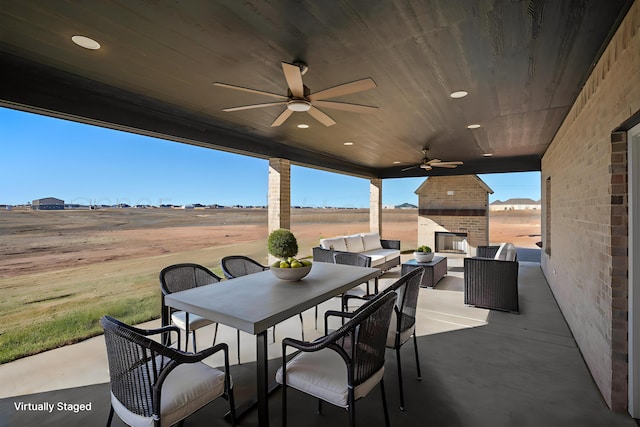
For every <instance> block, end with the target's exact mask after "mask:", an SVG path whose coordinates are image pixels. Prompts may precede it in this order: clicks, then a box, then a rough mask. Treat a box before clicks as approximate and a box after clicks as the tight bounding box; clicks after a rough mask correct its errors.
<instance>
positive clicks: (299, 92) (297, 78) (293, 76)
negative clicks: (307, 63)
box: [282, 62, 304, 98]
mask: <svg viewBox="0 0 640 427" xmlns="http://www.w3.org/2000/svg"><path fill="white" fill-rule="evenodd" d="M282 71H284V78H285V79H286V80H287V85H289V89H290V90H291V94H292V95H293V96H295V97H296V98H304V84H303V83H302V73H301V72H300V67H298V66H297V65H293V64H287V63H286V62H283V63H282Z"/></svg>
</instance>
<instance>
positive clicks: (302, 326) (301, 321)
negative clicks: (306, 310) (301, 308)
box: [298, 313, 304, 341]
mask: <svg viewBox="0 0 640 427" xmlns="http://www.w3.org/2000/svg"><path fill="white" fill-rule="evenodd" d="M298 316H300V329H302V341H304V320H302V313H298Z"/></svg>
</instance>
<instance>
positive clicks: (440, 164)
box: [431, 161, 464, 166]
mask: <svg viewBox="0 0 640 427" xmlns="http://www.w3.org/2000/svg"><path fill="white" fill-rule="evenodd" d="M463 164H464V163H462V162H460V161H456V162H436V163H434V164H431V166H442V165H454V166H458V165H463Z"/></svg>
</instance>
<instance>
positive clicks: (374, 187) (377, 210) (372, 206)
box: [369, 178, 382, 236]
mask: <svg viewBox="0 0 640 427" xmlns="http://www.w3.org/2000/svg"><path fill="white" fill-rule="evenodd" d="M369 231H370V232H371V233H378V234H380V236H382V179H380V178H372V179H371V180H369Z"/></svg>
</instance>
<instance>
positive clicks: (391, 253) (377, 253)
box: [363, 249, 400, 267]
mask: <svg viewBox="0 0 640 427" xmlns="http://www.w3.org/2000/svg"><path fill="white" fill-rule="evenodd" d="M363 254H364V255H367V256H370V257H371V266H372V267H374V266H375V264H374V263H373V260H374V257H382V258H383V261H382V262H385V261H391V260H392V259H394V258H397V257H399V256H400V251H399V250H398V249H374V250H372V251H366V252H363ZM382 262H380V263H379V264H381V263H382Z"/></svg>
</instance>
